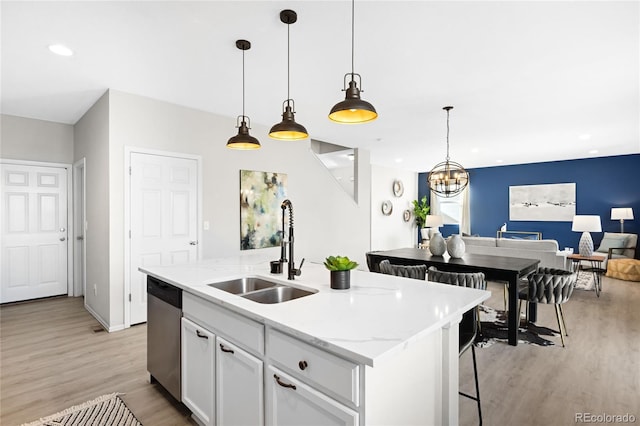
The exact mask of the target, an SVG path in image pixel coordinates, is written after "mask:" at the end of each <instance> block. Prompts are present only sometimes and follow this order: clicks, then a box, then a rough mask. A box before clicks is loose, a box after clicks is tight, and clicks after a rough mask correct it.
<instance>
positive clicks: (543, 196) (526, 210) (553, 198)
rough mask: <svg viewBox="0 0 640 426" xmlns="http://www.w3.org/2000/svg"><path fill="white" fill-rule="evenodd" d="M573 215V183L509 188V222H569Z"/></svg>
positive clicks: (574, 201) (574, 193)
mask: <svg viewBox="0 0 640 426" xmlns="http://www.w3.org/2000/svg"><path fill="white" fill-rule="evenodd" d="M575 214H576V184H575V183H555V184H548V185H521V186H510V187H509V220H514V221H516V220H522V221H539V222H571V221H572V220H573V216H575Z"/></svg>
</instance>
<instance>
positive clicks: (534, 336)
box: [475, 305, 560, 348]
mask: <svg viewBox="0 0 640 426" xmlns="http://www.w3.org/2000/svg"><path fill="white" fill-rule="evenodd" d="M479 309H480V325H481V327H480V333H479V334H478V337H477V338H476V341H475V345H476V347H478V348H487V347H489V346H491V345H493V344H494V343H496V342H503V343H507V342H508V331H509V327H508V326H507V313H506V312H505V311H500V310H496V309H493V308H490V307H488V306H484V305H480V307H479ZM523 309H524V307H523ZM520 323H521V326H520V327H519V328H518V343H524V344H529V345H536V346H553V345H555V343H553V342H552V341H551V340H548V339H545V338H544V337H542V336H549V337H559V336H560V333H559V332H557V331H555V330H552V329H550V328H547V327H539V326H537V325H535V324H533V323H530V324H529V326H528V327H524V326H523V324H524V316H522V317H521V321H520Z"/></svg>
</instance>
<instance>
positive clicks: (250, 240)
mask: <svg viewBox="0 0 640 426" xmlns="http://www.w3.org/2000/svg"><path fill="white" fill-rule="evenodd" d="M286 198H287V175H286V174H285V173H276V172H259V171H253V170H240V249H241V250H252V249H259V248H266V247H276V246H279V245H280V241H281V240H282V230H281V229H280V228H281V220H280V217H281V215H282V209H281V208H280V204H282V201H284V200H285V199H286Z"/></svg>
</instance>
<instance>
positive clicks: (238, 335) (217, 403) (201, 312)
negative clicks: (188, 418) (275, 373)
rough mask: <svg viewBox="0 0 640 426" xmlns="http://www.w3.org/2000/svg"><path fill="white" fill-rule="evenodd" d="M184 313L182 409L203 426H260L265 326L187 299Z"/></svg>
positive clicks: (223, 309) (262, 402)
mask: <svg viewBox="0 0 640 426" xmlns="http://www.w3.org/2000/svg"><path fill="white" fill-rule="evenodd" d="M182 309H183V315H184V317H183V318H182V401H183V402H184V404H185V405H186V406H187V407H188V408H189V409H190V410H191V411H192V412H193V414H194V416H195V417H196V418H197V420H198V422H199V423H202V424H204V425H206V426H209V425H216V424H217V425H223V426H227V425H229V426H234V425H252V426H253V425H256V426H259V425H263V424H264V377H263V375H264V372H263V361H262V359H260V358H258V357H257V356H255V355H253V354H252V353H251V352H249V351H252V352H253V353H254V354H257V355H260V356H262V355H263V354H264V326H263V325H262V324H260V323H258V322H256V321H253V320H251V319H249V318H246V317H244V316H242V315H238V314H236V313H234V312H231V311H229V310H227V309H225V308H223V307H220V306H217V305H215V304H213V303H210V302H207V301H206V300H204V299H201V298H198V297H195V296H193V295H190V294H183V305H182ZM205 327H206V328H205Z"/></svg>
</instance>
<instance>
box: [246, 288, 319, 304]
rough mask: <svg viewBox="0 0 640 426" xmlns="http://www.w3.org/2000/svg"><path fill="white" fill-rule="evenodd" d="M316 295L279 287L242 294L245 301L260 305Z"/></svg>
mask: <svg viewBox="0 0 640 426" xmlns="http://www.w3.org/2000/svg"><path fill="white" fill-rule="evenodd" d="M311 294H314V292H312V291H308V290H302V289H300V288H296V287H286V286H277V287H273V288H268V289H264V290H260V291H254V292H252V293H247V294H242V295H241V296H242V297H244V298H245V299H249V300H253V301H254V302H258V303H266V304H273V303H282V302H286V301H289V300H293V299H298V298H300V297H304V296H309V295H311Z"/></svg>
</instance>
